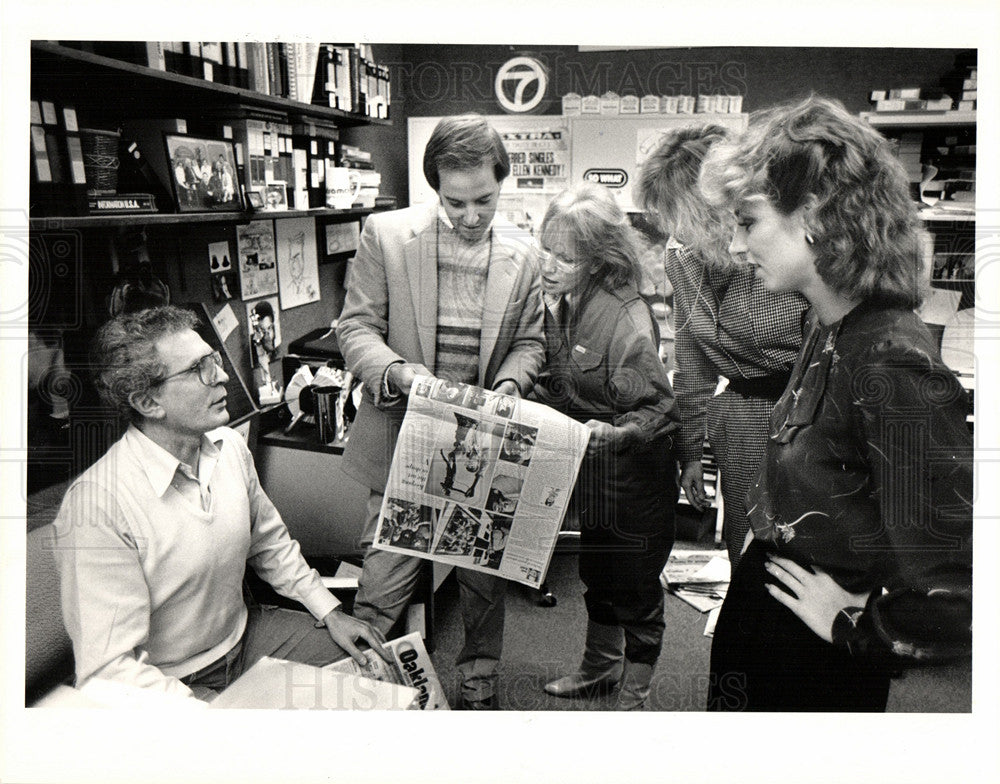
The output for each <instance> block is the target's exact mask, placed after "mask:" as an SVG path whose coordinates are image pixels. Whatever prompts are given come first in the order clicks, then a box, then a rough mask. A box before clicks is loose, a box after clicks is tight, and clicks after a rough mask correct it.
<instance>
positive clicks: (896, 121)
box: [861, 110, 976, 128]
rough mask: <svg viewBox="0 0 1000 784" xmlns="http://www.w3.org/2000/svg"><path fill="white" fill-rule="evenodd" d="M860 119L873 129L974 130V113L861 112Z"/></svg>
mask: <svg viewBox="0 0 1000 784" xmlns="http://www.w3.org/2000/svg"><path fill="white" fill-rule="evenodd" d="M861 117H862V118H863V119H865V120H867V121H868V123H869V124H870V125H871V126H872V127H873V128H933V127H937V126H942V125H943V126H951V127H955V128H961V127H966V128H969V127H971V128H974V127H975V126H976V113H975V112H974V111H971V112H969V111H966V112H960V111H956V110H949V111H941V112H929V111H909V112H862V113H861Z"/></svg>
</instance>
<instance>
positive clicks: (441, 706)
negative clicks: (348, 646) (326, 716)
mask: <svg viewBox="0 0 1000 784" xmlns="http://www.w3.org/2000/svg"><path fill="white" fill-rule="evenodd" d="M385 648H386V650H388V651H389V652H390V653H392V657H393V662H392V663H389V662H387V661H385V660H384V659H383V658H382V657H381V656H378V655H377V654H375V653H373V652H370V653H369V654H368V659H369V661H368V665H367V666H362V665H360V664H358V663H357V662H356V661H354V659H352V658H351V657H350V656H348V657H347V658H346V659H341V660H340V661H339V662H334V663H333V664H329V665H327V666H326V667H325V668H324V669H328V670H335V671H337V672H343V673H347V674H350V675H360V676H362V677H363V678H371V679H372V680H376V681H384V682H385V683H394V684H396V685H397V686H412V687H413V688H414V689H416V690H417V691H418V692H419V696H418V697H417V704H418V706H419V708H420V710H448V701H447V700H446V699H445V696H444V690H443V689H442V688H441V682H440V681H439V680H438V677H437V673H436V672H435V671H434V665H433V664H431V657H430V656H428V655H427V649H426V648H425V647H424V641H423V640H422V639H421V638H420V632H411V633H410V634H407V635H405V636H403V637H399V638H397V639H395V640H392V641H390V642H387V643H386V644H385Z"/></svg>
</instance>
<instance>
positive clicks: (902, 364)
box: [702, 97, 972, 711]
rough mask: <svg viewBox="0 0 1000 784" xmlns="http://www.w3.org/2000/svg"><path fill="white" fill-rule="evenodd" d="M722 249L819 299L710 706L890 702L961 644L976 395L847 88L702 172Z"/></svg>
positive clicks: (765, 474) (893, 174) (727, 608)
mask: <svg viewBox="0 0 1000 784" xmlns="http://www.w3.org/2000/svg"><path fill="white" fill-rule="evenodd" d="M702 185H703V186H704V190H705V192H706V195H707V196H709V197H710V198H711V199H712V201H713V203H715V204H724V205H727V206H728V207H729V208H731V209H733V210H734V211H735V213H736V219H737V230H736V234H735V237H734V239H733V243H732V248H731V249H732V250H733V251H734V252H738V253H746V254H747V256H748V258H749V260H750V262H751V263H752V264H753V265H754V266H755V268H756V274H757V277H758V278H759V279H760V280H761V281H762V282H763V284H764V286H765V287H766V288H767V289H768V290H769V291H774V292H779V291H797V292H799V293H800V294H802V295H803V296H804V297H805V298H806V299H807V300H808V301H809V304H810V306H811V308H810V313H809V322H808V327H807V331H806V335H805V339H804V342H803V345H802V350H801V351H800V353H799V357H798V360H797V361H796V363H795V367H794V368H793V369H792V375H791V380H790V381H789V384H788V387H787V388H786V389H785V392H784V394H783V395H782V396H781V399H780V400H779V401H778V403H777V405H776V406H775V408H774V411H773V413H772V415H771V421H770V438H769V441H768V444H767V451H766V453H765V456H764V461H763V463H762V465H761V470H760V473H759V475H758V477H757V480H756V482H755V484H754V486H753V487H752V489H751V491H750V494H749V497H748V499H747V509H748V514H749V518H750V524H751V526H752V528H753V536H754V539H753V542H752V543H751V544H750V545H749V547H748V549H747V550H746V552H745V553H744V555H743V558H742V559H741V560H740V563H739V566H738V567H737V569H736V571H735V573H734V574H733V578H732V582H731V584H730V587H729V591H728V593H727V595H726V600H725V603H724V604H723V607H722V611H721V613H720V616H719V619H718V622H717V625H716V628H715V635H714V638H713V640H712V657H711V676H710V681H709V684H710V685H709V702H708V707H709V708H710V709H714V710H771V711H776V710H782V711H787V710H812V711H819V710H830V711H834V710H835V711H883V710H885V708H886V704H887V698H888V693H889V680H890V676H891V673H893V672H894V671H895V670H896V669H897V668H899V667H900V665H902V664H905V663H907V662H910V663H912V662H916V661H933V660H939V659H945V658H950V657H956V656H963V655H966V654H968V653H969V652H970V651H971V642H972V631H971V622H972V439H971V435H970V433H969V429H968V426H967V424H966V413H967V409H968V399H967V398H966V395H965V392H964V391H963V389H962V387H961V386H960V385H959V383H958V381H957V379H956V378H955V375H954V373H952V372H951V371H950V370H949V369H948V368H947V367H946V366H945V365H944V364H943V363H942V361H941V356H940V354H939V352H938V348H937V345H936V343H935V341H934V340H933V339H932V337H931V334H930V332H929V331H928V330H927V328H926V327H925V326H924V324H923V323H922V322H921V321H920V319H919V318H918V317H917V315H916V314H915V313H914V312H913V310H914V308H915V307H917V306H918V305H919V304H920V301H921V299H922V296H923V293H924V292H923V287H924V281H925V280H926V279H927V277H928V274H927V271H926V269H925V268H924V266H923V264H922V263H921V259H920V253H919V239H918V228H917V227H918V221H917V214H916V208H915V205H914V203H913V201H912V200H911V198H910V195H909V190H908V181H907V176H906V172H905V171H904V170H903V167H902V165H901V164H900V162H899V160H898V159H897V158H896V157H895V156H894V155H893V154H892V151H891V150H890V147H889V144H888V142H887V141H886V140H885V139H884V138H882V137H881V136H880V135H879V134H878V133H877V132H876V131H875V130H873V129H872V128H871V127H870V126H869V125H868V124H867V123H865V122H863V121H861V120H859V119H858V118H857V117H855V116H853V115H851V114H849V113H848V112H847V111H846V110H845V109H844V107H843V106H841V105H840V104H839V103H836V102H833V101H828V100H824V99H820V98H815V97H813V98H810V99H807V100H806V101H804V102H801V103H797V104H787V105H782V106H778V107H776V108H774V109H771V110H768V111H766V112H763V113H761V114H759V115H756V116H755V117H753V118H751V123H750V129H749V131H748V133H747V135H746V136H745V138H743V139H742V140H741V141H740V142H739V143H738V144H733V145H727V146H725V147H720V148H717V149H716V150H715V151H713V153H712V154H711V155H710V156H709V159H708V160H707V161H706V163H705V167H704V168H703V171H702Z"/></svg>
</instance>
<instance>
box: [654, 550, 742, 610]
mask: <svg viewBox="0 0 1000 784" xmlns="http://www.w3.org/2000/svg"><path fill="white" fill-rule="evenodd" d="M729 577H730V568H729V556H728V554H727V553H726V551H725V550H674V551H673V552H672V553H670V558H669V559H668V560H667V564H666V566H664V567H663V571H662V572H661V573H660V584H661V585H662V586H663V587H664V588H665V589H666V590H668V591H670V592H671V593H672V594H674V595H675V596H677V598H679V599H682V600H683V601H685V602H687V603H688V604H690V605H691V606H692V607H694V608H695V609H696V610H698V611H699V612H708V611H710V610H713V609H715V608H716V607H719V606H721V605H722V602H723V600H724V599H725V598H726V591H727V590H728V588H729Z"/></svg>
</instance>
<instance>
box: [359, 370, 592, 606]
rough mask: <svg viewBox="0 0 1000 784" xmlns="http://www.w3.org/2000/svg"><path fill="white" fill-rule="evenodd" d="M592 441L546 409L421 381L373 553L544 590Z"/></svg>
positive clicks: (435, 381) (401, 441)
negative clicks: (396, 555) (382, 552)
mask: <svg viewBox="0 0 1000 784" xmlns="http://www.w3.org/2000/svg"><path fill="white" fill-rule="evenodd" d="M589 437H590V431H589V430H588V429H587V428H586V427H585V426H584V425H582V424H580V423H579V422H577V421H575V420H573V419H570V418H569V417H566V416H563V415H562V414H560V413H558V412H557V411H554V410H553V409H551V408H549V407H548V406H544V405H542V404H540V403H535V402H533V401H530V400H521V399H519V398H515V397H510V396H508V395H500V394H497V393H495V392H491V391H489V390H484V389H482V388H480V387H474V386H469V385H467V384H458V383H454V382H450V381H444V380H442V379H437V378H431V377H427V376H418V377H417V379H416V380H415V381H414V382H413V387H412V389H411V391H410V396H409V402H408V404H407V411H406V417H405V418H404V420H403V425H402V428H401V429H400V432H399V439H398V441H397V443H396V453H395V455H394V456H393V460H392V467H391V468H390V471H389V481H388V483H387V485H386V490H385V497H384V499H383V502H382V511H381V514H380V516H379V522H378V528H377V529H376V532H375V542H374V547H376V548H378V549H381V550H391V551H393V552H398V553H405V554H407V555H416V556H419V557H421V558H428V559H430V560H433V561H440V562H442V563H447V564H453V565H455V566H463V567H466V568H469V569H476V570H478V571H482V572H489V573H491V574H496V575H499V576H500V577H504V578H507V579H510V580H516V581H518V582H521V583H524V584H525V585H529V586H532V587H537V586H539V585H540V584H541V582H542V580H543V579H544V577H545V572H546V570H547V569H548V565H549V559H550V558H551V557H552V550H553V548H554V547H555V543H556V538H557V536H558V534H559V527H560V526H561V525H562V521H563V517H564V516H565V514H566V508H567V505H568V504H569V498H570V495H571V493H572V491H573V485H574V483H575V482H576V475H577V471H578V470H579V468H580V461H581V460H582V459H583V454H584V451H585V449H586V446H587V440H588V439H589Z"/></svg>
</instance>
